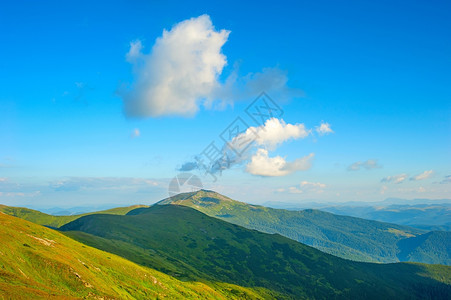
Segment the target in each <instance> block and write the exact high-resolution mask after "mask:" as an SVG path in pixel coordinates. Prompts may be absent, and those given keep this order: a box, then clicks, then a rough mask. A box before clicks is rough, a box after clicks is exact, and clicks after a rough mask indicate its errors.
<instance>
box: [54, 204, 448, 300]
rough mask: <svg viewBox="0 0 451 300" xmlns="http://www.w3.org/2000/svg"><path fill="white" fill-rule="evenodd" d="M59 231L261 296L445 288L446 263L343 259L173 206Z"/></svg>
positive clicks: (413, 294)
mask: <svg viewBox="0 0 451 300" xmlns="http://www.w3.org/2000/svg"><path fill="white" fill-rule="evenodd" d="M61 230H64V231H65V233H66V234H67V235H68V236H70V237H72V238H74V239H76V240H78V241H81V242H83V243H85V244H87V245H90V246H93V247H96V248H99V249H102V250H105V251H109V252H112V253H115V254H118V255H120V256H122V257H125V258H127V259H129V260H131V261H134V262H136V263H138V264H141V265H144V266H149V267H152V268H155V269H157V270H159V271H162V272H164V273H167V274H170V275H173V276H177V277H178V278H179V279H182V280H183V281H202V282H203V281H206V282H217V281H219V282H227V283H231V284H237V285H241V286H246V287H252V288H254V289H255V290H257V291H260V288H262V287H264V288H267V289H270V290H272V291H274V293H275V294H274V295H272V296H269V295H267V296H268V297H275V296H277V297H279V298H281V297H288V298H296V299H300V298H316V299H334V298H351V299H357V298H358V299H387V298H397V299H428V298H431V297H432V298H435V299H447V298H448V297H449V294H450V293H451V285H450V284H451V267H446V266H439V265H422V264H405V263H403V264H389V265H380V264H368V263H359V262H353V261H349V260H344V259H341V258H337V257H334V256H332V255H328V254H325V253H322V252H321V251H318V250H316V249H314V248H311V247H309V246H306V245H303V244H300V243H298V242H296V241H293V240H291V239H288V238H285V237H283V236H281V235H278V234H265V233H261V232H258V231H254V230H249V229H245V228H242V227H239V226H237V225H234V224H230V223H228V222H224V221H222V220H219V219H217V218H212V217H209V216H207V215H205V214H203V213H201V212H198V211H196V210H194V209H192V208H189V207H184V206H178V205H156V206H152V207H150V208H138V209H135V210H132V211H130V212H129V213H128V214H127V215H125V216H120V215H105V214H103V215H89V216H85V217H81V218H79V219H77V220H75V221H73V222H71V223H68V224H66V225H64V226H63V227H62V228H61Z"/></svg>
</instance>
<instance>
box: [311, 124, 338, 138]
mask: <svg viewBox="0 0 451 300" xmlns="http://www.w3.org/2000/svg"><path fill="white" fill-rule="evenodd" d="M315 130H316V132H318V133H319V135H325V134H329V133H334V131H333V130H332V129H331V128H330V124H329V123H324V122H321V125H319V126H316V127H315Z"/></svg>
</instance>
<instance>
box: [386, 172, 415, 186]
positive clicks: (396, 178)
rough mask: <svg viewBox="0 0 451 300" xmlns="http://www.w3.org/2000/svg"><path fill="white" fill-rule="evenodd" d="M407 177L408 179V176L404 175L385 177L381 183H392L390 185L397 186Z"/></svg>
mask: <svg viewBox="0 0 451 300" xmlns="http://www.w3.org/2000/svg"><path fill="white" fill-rule="evenodd" d="M407 177H409V176H408V175H407V174H405V173H403V174H399V175H394V176H387V177H385V178H382V180H381V182H392V183H397V184H399V183H401V182H403V181H405V180H406V179H407Z"/></svg>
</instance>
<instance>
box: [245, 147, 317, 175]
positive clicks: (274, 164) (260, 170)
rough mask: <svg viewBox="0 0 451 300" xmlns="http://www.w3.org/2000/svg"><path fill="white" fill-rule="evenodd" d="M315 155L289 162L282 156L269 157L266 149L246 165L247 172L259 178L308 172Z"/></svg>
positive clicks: (258, 151)
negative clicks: (302, 171)
mask: <svg viewBox="0 0 451 300" xmlns="http://www.w3.org/2000/svg"><path fill="white" fill-rule="evenodd" d="M313 157H314V154H313V153H311V154H309V155H307V156H304V157H301V158H298V159H296V160H294V161H292V162H287V161H286V160H285V159H284V158H283V157H281V156H275V157H269V155H268V151H267V150H266V149H258V150H257V153H256V154H255V155H253V156H252V157H251V160H250V162H249V163H248V164H247V165H246V172H248V173H250V174H253V175H259V176H285V175H288V174H291V173H294V172H296V171H301V170H308V169H310V167H311V161H312V159H313Z"/></svg>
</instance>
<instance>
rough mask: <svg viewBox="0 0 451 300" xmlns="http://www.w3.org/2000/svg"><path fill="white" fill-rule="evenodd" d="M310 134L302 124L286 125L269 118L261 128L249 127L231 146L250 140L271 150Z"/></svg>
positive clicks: (278, 120)
mask: <svg viewBox="0 0 451 300" xmlns="http://www.w3.org/2000/svg"><path fill="white" fill-rule="evenodd" d="M310 132H311V131H310V130H307V129H306V128H305V125H304V124H287V123H285V121H284V120H282V119H277V118H271V119H269V120H267V121H266V122H265V124H264V125H262V126H258V127H249V128H248V129H247V130H246V131H245V132H244V133H242V134H240V135H239V136H237V137H235V138H234V141H232V145H233V146H235V144H237V143H239V141H243V140H248V139H251V140H254V141H255V142H256V143H257V145H259V146H265V147H267V148H269V149H272V150H273V149H275V148H276V147H277V146H279V145H280V144H282V143H284V142H286V141H288V140H291V139H293V140H296V139H300V138H305V137H307V136H308V135H309V134H310Z"/></svg>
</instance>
